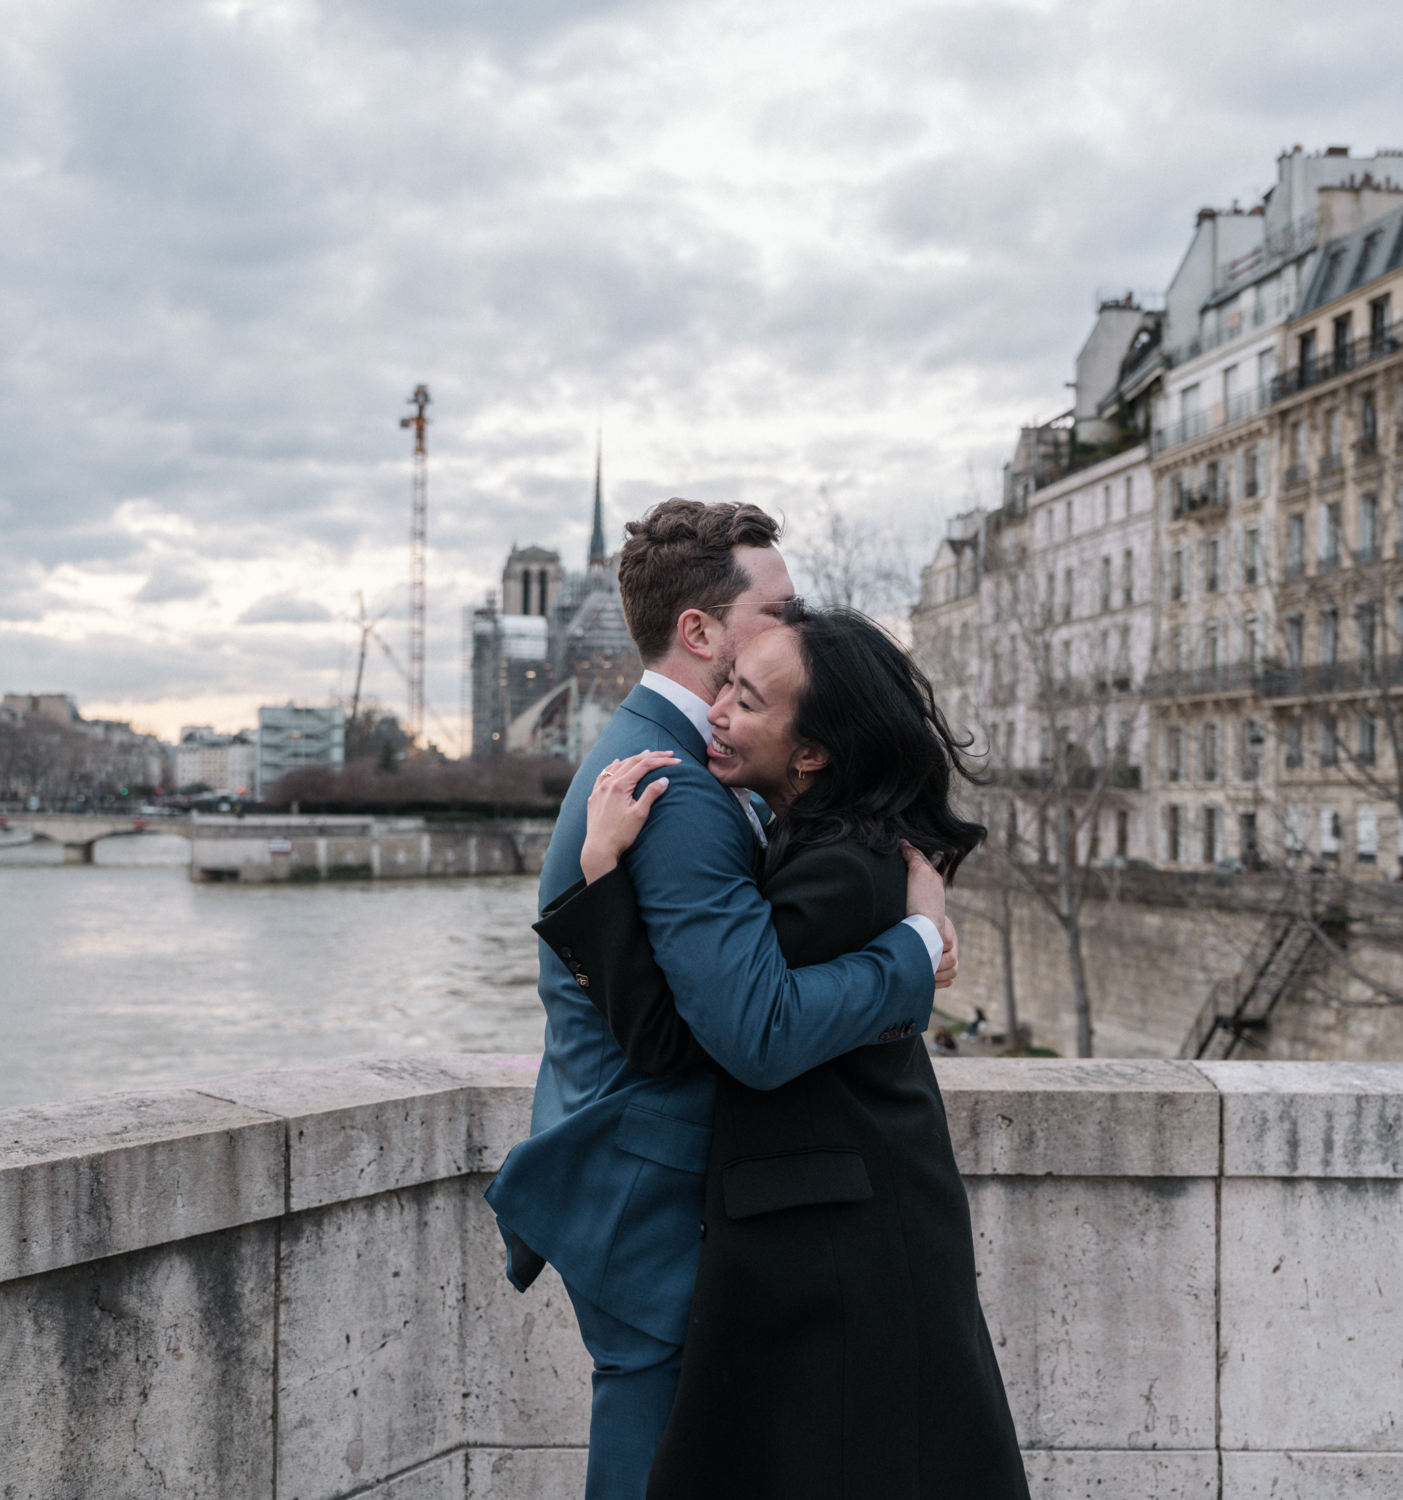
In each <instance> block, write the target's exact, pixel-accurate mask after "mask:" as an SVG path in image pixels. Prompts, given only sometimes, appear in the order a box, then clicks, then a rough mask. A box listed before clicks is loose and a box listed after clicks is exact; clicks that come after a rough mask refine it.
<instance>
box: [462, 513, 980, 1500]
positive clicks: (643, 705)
mask: <svg viewBox="0 0 1403 1500" xmlns="http://www.w3.org/2000/svg"><path fill="white" fill-rule="evenodd" d="M628 532H629V540H628V542H627V543H626V544H625V546H624V550H623V554H622V557H621V559H620V563H619V588H620V593H621V595H622V601H623V607H624V614H625V617H626V619H627V620H628V626H629V633H630V634H631V635H632V637H633V639H634V642H635V644H636V645H637V647H638V651H639V655H640V657H641V658H642V660H643V663H644V666H645V668H646V670H645V672H644V674H643V679H642V682H641V683H640V684H639V686H638V687H636V688H635V689H634V690H633V692H632V693H630V695H629V697H628V698H627V700H626V701H625V702H624V704H623V705H622V706H621V707H620V709H619V710H618V712H617V713H616V714H615V715H614V718H613V719H612V720H611V721H610V723H609V725H608V727H607V728H606V729H605V732H604V734H603V735H602V736H601V737H600V739H599V742H598V743H597V744H596V745H595V747H594V749H593V750H592V751H591V753H590V754H589V756H588V757H587V758H586V760H585V762H584V764H583V765H582V766H581V767H580V770H579V773H578V774H577V775H576V776H575V779H574V782H573V783H572V785H571V788H570V792H569V794H568V795H567V797H566V799H565V803H564V805H563V807H562V808H561V814H560V819H559V821H558V823H557V824H556V829H555V834H554V836H553V837H552V839H551V844H550V848H549V850H548V851H547V854H546V860H545V865H544V868H543V869H542V872H541V892H540V900H541V905H542V906H543V907H544V906H546V905H547V904H549V903H550V902H552V901H553V900H555V899H556V898H557V897H558V896H560V895H561V894H562V893H563V892H564V891H566V890H567V889H569V887H570V886H572V885H574V884H575V883H576V882H577V881H578V880H579V879H580V878H581V871H580V850H581V847H582V845H583V843H584V837H585V825H586V812H585V804H586V802H587V800H588V797H589V793H590V790H591V788H592V787H593V784H594V779H595V777H596V775H597V774H598V773H599V771H600V770H602V769H603V768H604V767H605V766H606V765H607V764H608V763H609V762H610V761H612V760H615V759H623V758H625V757H627V756H630V755H633V754H636V753H637V752H639V751H641V750H646V749H652V750H671V751H672V752H673V753H674V754H675V755H676V756H677V757H678V759H679V761H680V764H678V765H675V766H670V767H669V768H668V778H669V786H668V791H667V794H666V795H665V796H663V797H662V798H661V799H660V800H659V801H658V802H656V803H655V804H654V806H653V809H652V812H651V813H650V815H649V818H648V821H647V823H646V824H645V825H644V828H643V831H642V833H641V834H640V835H639V838H638V840H637V841H636V842H635V844H634V846H633V847H632V848H631V849H630V850H629V851H628V853H627V855H626V856H625V862H626V864H627V866H628V869H629V873H630V876H631V878H632V880H633V884H634V887H635V889H636V891H637V896H638V903H639V909H640V912H641V914H642V917H643V921H644V924H645V926H646V927H647V930H648V936H649V939H650V941H651V943H652V946H653V950H654V954H655V956H656V959H657V962H658V964H659V966H660V967H661V968H662V970H663V972H664V974H666V976H667V978H668V982H669V985H670V987H671V989H672V993H673V996H674V998H675V1001H676V1005H677V1010H678V1013H679V1014H680V1015H681V1016H682V1017H683V1019H684V1020H685V1021H686V1022H687V1023H688V1025H689V1026H690V1027H691V1029H692V1032H693V1034H694V1036H695V1037H696V1040H697V1041H698V1043H700V1045H701V1046H702V1047H703V1048H704V1049H705V1051H706V1052H707V1053H708V1054H709V1055H710V1056H711V1057H712V1058H714V1059H715V1061H716V1062H717V1063H718V1064H719V1065H720V1066H721V1067H723V1068H725V1069H726V1070H727V1071H728V1072H730V1073H731V1074H733V1075H734V1076H735V1077H736V1078H738V1079H739V1080H740V1081H741V1082H742V1083H745V1084H748V1085H750V1086H751V1087H754V1088H775V1087H778V1086H779V1085H780V1084H781V1083H784V1082H787V1081H788V1080H789V1079H790V1078H794V1077H797V1076H798V1075H799V1074H800V1073H803V1072H806V1071H807V1070H808V1069H809V1068H812V1067H816V1066H817V1065H818V1064H820V1063H823V1062H827V1061H829V1060H830V1059H832V1058H834V1057H838V1056H841V1055H842V1054H843V1053H845V1052H849V1051H851V1050H852V1049H853V1048H855V1047H859V1046H864V1045H867V1044H869V1043H873V1042H876V1041H878V1040H880V1039H885V1038H886V1037H888V1036H894V1035H903V1036H909V1035H910V1034H911V1032H912V1031H913V1030H924V1029H925V1026H926V1024H927V1022H928V1020H929V1017H930V1010H931V1004H932V1001H933V999H934V972H935V966H936V965H938V964H939V963H940V961H941V958H942V950H943V944H942V940H941V936H940V934H939V932H937V930H936V928H935V926H934V924H933V923H932V921H931V920H930V918H929V916H925V915H914V916H912V917H910V918H908V919H907V921H906V922H905V923H902V924H901V925H899V926H897V927H894V928H892V929H891V930H890V931H889V932H886V933H884V934H883V935H882V936H881V937H880V938H878V939H877V940H876V941H875V942H874V943H872V944H870V945H869V946H868V947H867V948H864V949H863V950H862V951H861V952H860V953H856V954H849V955H847V956H845V957H844V958H841V959H838V960H836V961H835V962H833V963H830V964H824V965H821V966H818V967H815V968H809V969H800V970H794V971H790V970H788V969H787V968H786V967H785V962H784V958H783V956H782V955H781V954H780V951H779V945H778V941H777V939H776V937H775V932H774V928H773V927H772V925H771V923H770V918H769V908H768V906H767V905H766V904H765V902H764V900H763V899H762V897H761V896H760V893H759V890H758V889H757V887H756V884H755V879H754V875H753V873H752V865H753V855H754V849H755V843H756V839H757V838H763V832H762V830H761V828H760V823H759V819H758V817H757V815H756V814H755V813H754V811H753V810H751V808H750V804H749V803H748V802H747V801H743V800H741V799H738V798H737V797H736V796H733V795H732V794H731V793H730V792H729V791H727V790H726V788H725V787H723V786H722V785H721V783H720V782H719V781H717V780H716V778H715V777H713V776H712V775H711V773H710V772H709V771H708V770H707V765H706V746H707V744H708V742H709V740H710V737H711V730H710V726H709V724H708V723H707V718H706V714H707V710H708V708H709V707H710V705H711V703H712V702H713V700H714V699H715V697H716V695H717V692H718V690H719V689H720V687H721V686H722V684H723V683H724V682H725V680H726V677H727V676H728V674H729V672H730V669H731V666H732V664H733V663H734V661H735V658H736V655H737V654H738V652H739V651H740V650H741V649H742V647H744V646H745V645H746V643H747V642H748V641H750V640H752V639H753V638H754V637H755V636H756V635H757V634H759V632H761V631H762V630H766V629H769V628H771V627H772V626H773V625H775V624H776V623H778V618H779V615H780V613H781V612H782V610H783V606H784V604H785V603H786V602H787V601H788V600H790V599H791V598H793V596H794V587H793V584H792V583H791V582H790V579H789V573H788V570H787V569H786V567H785V565H784V560H783V558H782V557H781V556H780V554H779V552H778V550H777V548H776V546H775V542H776V540H777V538H778V532H779V527H778V526H777V525H776V523H775V522H774V521H773V520H772V519H771V518H770V517H769V516H767V515H766V514H765V513H764V512H763V511H762V510H760V509H759V508H758V507H756V506H753V505H734V504H727V505H701V504H699V503H697V502H695V501H689V500H677V499H674V500H669V501H666V502H665V503H664V504H662V505H659V506H657V507H655V508H654V509H653V510H652V511H651V512H649V514H648V515H647V516H646V517H645V518H644V519H643V520H642V521H639V522H633V523H631V524H630V525H629V527H628ZM933 910H934V909H933ZM947 967H948V968H950V969H953V960H952V959H947ZM572 968H573V969H574V970H575V971H576V972H573V973H572V972H571V969H572ZM579 970H580V966H579V964H578V963H575V962H573V959H572V955H571V954H569V953H568V952H565V953H562V955H561V956H560V957H557V955H556V954H555V953H554V952H552V951H551V950H550V949H549V948H547V947H546V946H545V945H544V944H542V947H541V981H540V993H541V999H542V1001H543V1003H544V1004H545V1007H546V1017H547V1024H546V1049H545V1056H544V1057H543V1059H542V1061H541V1071H540V1075H539V1078H538V1080H537V1084H536V1100H535V1107H534V1109H533V1111H532V1118H531V1136H530V1138H529V1139H528V1140H526V1141H523V1142H522V1143H521V1144H520V1145H518V1146H517V1147H516V1148H515V1149H514V1150H513V1151H512V1152H511V1154H510V1155H509V1156H508V1158H507V1160H506V1162H505V1163H504V1164H503V1167H502V1170H501V1172H500V1173H499V1174H498V1177H497V1179H496V1181H495V1182H494V1183H493V1184H492V1187H491V1188H490V1189H489V1190H488V1194H487V1197H488V1201H489V1202H490V1203H491V1205H492V1207H493V1208H494V1209H495V1211H496V1213H497V1216H498V1220H499V1223H500V1225H501V1228H502V1234H503V1238H504V1239H505V1240H506V1241H507V1244H508V1249H509V1257H508V1259H509V1275H510V1276H511V1278H512V1280H513V1282H514V1284H515V1285H517V1286H518V1288H519V1289H522V1290H524V1289H525V1287H526V1286H527V1285H528V1284H529V1283H530V1281H531V1280H532V1279H533V1278H534V1276H535V1275H536V1274H537V1273H538V1272H539V1270H540V1268H541V1266H542V1264H544V1263H546V1262H549V1263H550V1264H551V1265H553V1266H555V1268H556V1269H557V1270H558V1271H559V1272H560V1274H561V1276H562V1278H563V1279H564V1281H565V1285H566V1289H567V1290H568V1292H569V1294H570V1299H571V1302H572V1303H573V1304H574V1307H575V1312H576V1316H577V1317H578V1319H579V1323H580V1332H581V1334H582V1336H583V1338H584V1341H585V1345H586V1347H587V1348H588V1349H589V1351H590V1353H591V1355H592V1356H593V1358H594V1363H595V1373H594V1405H593V1414H592V1419H591V1425H590V1456H589V1472H588V1478H587V1481H586V1490H585V1493H586V1497H587V1500H643V1496H644V1491H645V1489H646V1485H647V1477H648V1470H649V1467H650V1465H651V1462H652V1457H653V1452H654V1450H655V1449H656V1447H657V1443H658V1440H659V1438H660V1437H661V1435H662V1430H663V1427H664V1426H665V1425H666V1422H667V1417H668V1413H669V1411H670V1410H671V1406H672V1400H673V1393H674V1391H675V1388H676V1383H677V1372H678V1368H679V1364H680V1359H681V1345H682V1340H683V1336H684V1333H685V1330H686V1326H687V1314H688V1309H689V1306H690V1303H691V1296H692V1289H693V1286H694V1284H695V1281H696V1270H697V1261H698V1256H699V1253H700V1234H701V1233H703V1232H704V1230H703V1229H702V1228H701V1219H702V1212H703V1203H704V1193H705V1173H706V1163H707V1153H708V1151H709V1148H710V1144H711V1124H712V1115H713V1109H714V1100H715V1077H714V1074H713V1072H712V1071H711V1069H710V1068H709V1067H706V1066H699V1067H692V1068H687V1069H685V1070H683V1071H682V1072H680V1073H674V1074H671V1075H668V1076H666V1077H660V1078H655V1077H649V1076H647V1075H646V1074H643V1073H641V1072H639V1071H638V1070H637V1069H635V1068H633V1067H631V1066H630V1065H629V1063H628V1062H627V1060H626V1059H625V1057H624V1055H623V1053H622V1051H621V1050H620V1048H619V1047H618V1045H617V1043H616V1042H615V1041H614V1038H613V1037H612V1036H611V1035H610V1033H609V1030H608V1028H607V1026H606V1025H605V1023H604V1021H603V1019H602V1018H601V1016H600V1015H599V1013H598V1011H596V1010H595V1008H594V1006H593V1005H591V1004H590V1002H589V998H588V995H587V993H586V991H587V989H588V986H589V975H588V974H586V973H583V972H580V971H579Z"/></svg>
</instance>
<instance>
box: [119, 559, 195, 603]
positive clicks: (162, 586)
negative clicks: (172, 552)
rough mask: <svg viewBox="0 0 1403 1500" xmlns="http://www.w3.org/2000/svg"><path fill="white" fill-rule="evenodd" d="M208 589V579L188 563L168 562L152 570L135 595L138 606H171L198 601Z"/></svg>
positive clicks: (158, 564) (160, 563) (159, 564)
mask: <svg viewBox="0 0 1403 1500" xmlns="http://www.w3.org/2000/svg"><path fill="white" fill-rule="evenodd" d="M208 588H209V579H208V578H207V577H206V576H205V575H204V574H203V573H202V572H201V571H200V570H199V569H198V568H195V567H192V566H191V565H190V564H189V563H185V562H176V561H174V560H168V561H163V562H159V563H157V564H156V566H155V567H154V568H152V570H151V572H150V574H149V575H148V577H147V579H146V582H145V583H143V584H142V586H141V587H140V589H138V590H137V593H136V602H137V603H138V604H172V603H175V602H176V601H178V600H182V599H198V598H200V597H201V596H202V595H203V594H204V593H205V591H206V590H207V589H208Z"/></svg>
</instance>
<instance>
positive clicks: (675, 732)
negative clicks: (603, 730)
mask: <svg viewBox="0 0 1403 1500" xmlns="http://www.w3.org/2000/svg"><path fill="white" fill-rule="evenodd" d="M622 707H624V708H626V709H628V711H629V712H630V713H633V714H637V715H638V717H639V718H640V719H648V720H651V722H652V723H654V724H656V725H657V726H658V728H660V729H665V730H667V732H668V733H669V734H670V735H671V736H672V737H673V738H674V739H675V740H676V741H677V742H678V743H679V744H680V745H681V746H682V748H683V749H684V750H685V751H686V752H687V754H688V755H690V756H691V757H692V759H693V760H695V761H699V762H700V763H701V764H702V765H703V766H704V765H706V741H705V740H704V739H702V737H701V735H699V734H698V733H697V727H696V725H695V724H693V723H692V721H691V720H690V719H689V718H688V717H687V715H686V714H684V713H683V712H682V710H681V709H680V708H677V707H675V706H674V705H673V704H671V703H669V702H668V701H667V699H666V698H664V697H663V696H662V694H661V693H655V692H654V691H653V690H652V688H645V687H643V686H641V685H640V686H638V687H636V688H634V690H633V691H632V692H631V693H630V694H629V695H628V697H627V698H625V699H624V701H623V704H622Z"/></svg>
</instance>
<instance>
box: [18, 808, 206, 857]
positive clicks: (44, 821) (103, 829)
mask: <svg viewBox="0 0 1403 1500" xmlns="http://www.w3.org/2000/svg"><path fill="white" fill-rule="evenodd" d="M11 829H16V830H25V831H28V832H30V833H32V834H33V835H34V837H35V838H36V839H47V840H48V841H49V842H50V843H54V844H62V845H63V862H64V863H65V864H69V865H90V864H91V863H92V861H93V845H94V844H96V843H97V842H98V841H99V840H100V839H107V838H112V837H114V836H115V835H118V834H133V833H174V834H178V835H179V836H180V837H181V838H186V839H188V838H189V837H190V819H189V818H142V817H118V816H111V817H109V816H107V815H106V814H103V813H28V812H26V813H7V814H6V815H5V818H4V822H3V824H0V835H3V834H4V833H6V832H8V831H9V830H11Z"/></svg>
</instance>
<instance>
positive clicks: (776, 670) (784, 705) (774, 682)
mask: <svg viewBox="0 0 1403 1500" xmlns="http://www.w3.org/2000/svg"><path fill="white" fill-rule="evenodd" d="M804 682H805V673H804V663H803V660H802V658H801V657H800V655H799V644H798V641H797V640H796V638H795V635H794V632H793V631H792V630H790V629H788V628H787V627H786V626H778V627H776V628H775V629H772V630H766V631H765V632H763V634H761V635H758V636H756V637H755V638H754V640H752V641H751V642H750V643H749V645H747V646H746V647H745V649H744V650H743V651H742V652H741V654H740V655H739V656H738V657H737V658H736V664H735V667H734V668H733V669H732V672H731V675H730V676H729V677H728V678H727V679H726V684H725V686H724V687H723V688H722V689H721V693H720V696H719V697H718V698H717V699H716V702H715V703H714V704H713V705H712V708H711V712H710V713H709V714H707V719H708V720H709V721H710V724H711V729H712V739H711V744H710V745H709V746H708V748H707V758H708V761H709V763H710V766H711V771H712V774H713V775H714V776H715V777H716V778H717V780H718V781H721V782H724V783H725V784H726V785H727V786H743V787H748V788H749V789H750V790H751V791H752V792H758V793H759V794H760V796H762V797H763V798H764V799H765V801H766V802H768V803H769V804H770V806H771V807H773V808H776V809H778V808H779V807H783V806H785V805H787V804H788V803H789V802H790V801H791V800H792V799H793V797H794V796H795V795H796V793H797V792H798V791H799V789H800V784H799V782H798V780H797V776H796V775H794V774H793V773H795V772H797V771H798V770H803V771H804V772H805V773H806V774H807V773H811V772H813V771H816V770H819V769H821V768H822V766H823V765H824V764H826V762H827V757H826V756H825V755H823V753H822V751H814V750H810V749H803V750H801V749H800V747H799V746H798V745H797V744H796V742H795V740H794V738H793V736H792V734H791V732H790V726H791V725H792V724H793V721H794V711H795V708H796V707H797V706H798V701H799V694H800V693H801V692H802V691H803V689H804Z"/></svg>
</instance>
